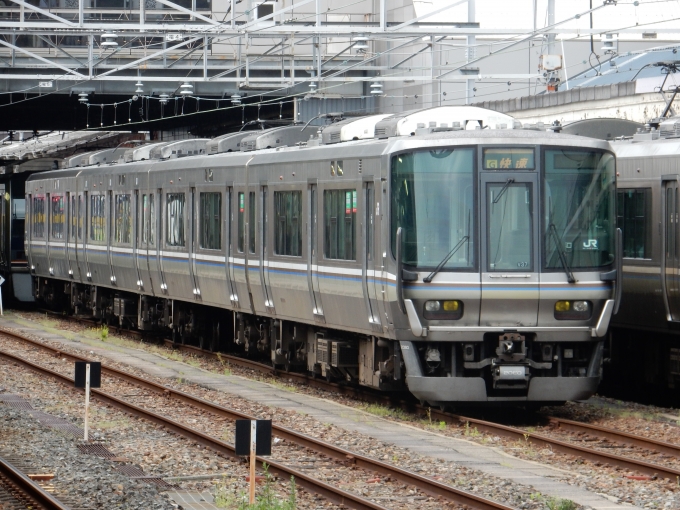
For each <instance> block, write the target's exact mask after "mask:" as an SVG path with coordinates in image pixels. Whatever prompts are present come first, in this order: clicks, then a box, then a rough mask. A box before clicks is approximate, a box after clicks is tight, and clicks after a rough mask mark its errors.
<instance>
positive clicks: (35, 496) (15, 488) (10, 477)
mask: <svg viewBox="0 0 680 510" xmlns="http://www.w3.org/2000/svg"><path fill="white" fill-rule="evenodd" d="M0 486H4V487H5V489H6V490H8V491H9V492H10V493H11V494H12V495H13V496H14V497H16V498H18V499H20V500H25V503H27V504H26V508H40V509H44V510H70V507H68V506H66V505H64V504H63V503H62V502H61V501H59V500H57V499H56V498H54V497H53V496H52V495H50V494H49V493H48V492H46V491H45V490H43V488H42V487H40V486H39V485H38V484H37V483H35V482H34V481H33V480H31V479H30V478H29V477H27V476H26V475H25V474H23V473H22V472H21V471H19V470H18V469H17V468H15V467H14V466H13V465H12V464H10V463H9V462H7V461H6V460H5V459H3V458H0ZM17 493H19V494H17Z"/></svg>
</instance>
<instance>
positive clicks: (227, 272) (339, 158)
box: [26, 109, 620, 406]
mask: <svg viewBox="0 0 680 510" xmlns="http://www.w3.org/2000/svg"><path fill="white" fill-rule="evenodd" d="M434 110H436V109H434ZM432 113H434V112H432ZM421 117H422V115H421ZM416 118H420V117H416ZM390 119H391V118H389V117H388V118H387V119H383V120H380V121H379V122H378V123H377V124H376V126H375V131H376V133H378V136H382V137H384V138H379V137H375V138H372V139H359V140H354V141H347V142H342V143H336V144H328V145H324V144H321V143H320V141H321V140H320V139H316V140H311V141H310V142H309V143H307V144H306V145H298V146H296V147H279V148H276V149H265V150H259V151H253V152H245V151H243V150H244V149H243V145H244V144H242V147H241V150H242V152H231V153H227V154H217V155H212V156H197V157H185V158H183V159H174V160H173V159H170V160H166V161H143V162H134V163H126V164H118V165H111V166H106V167H96V168H88V167H85V168H78V169H69V170H60V171H53V172H47V173H43V174H40V175H36V176H32V177H31V178H30V180H29V182H28V183H27V204H28V213H27V214H28V216H27V221H26V225H27V232H26V248H27V253H28V256H29V261H30V266H31V270H32V273H33V274H34V275H35V292H36V296H37V297H38V298H40V299H42V300H43V301H46V302H47V303H51V304H53V305H67V308H69V309H70V310H71V311H73V312H74V313H77V314H89V315H94V316H95V317H100V318H102V319H105V320H117V321H118V322H119V323H121V324H124V325H130V326H134V327H138V328H140V329H143V330H159V331H168V332H172V335H173V338H174V339H175V340H176V341H178V342H194V343H198V344H199V345H201V346H203V347H208V348H211V349H216V350H233V349H239V350H245V351H246V352H247V353H248V354H249V355H257V354H258V353H260V354H262V355H265V356H267V357H269V358H270V359H271V361H272V363H273V364H275V365H278V366H284V367H286V368H289V369H301V370H308V371H309V372H311V373H314V374H317V375H320V376H326V377H328V378H334V379H340V380H346V381H348V382H350V383H356V384H360V385H365V386H370V387H373V388H377V389H382V390H392V389H400V388H403V386H404V384H405V385H406V386H407V387H408V390H409V391H410V392H411V393H413V394H414V395H415V396H416V397H417V398H418V399H420V400H421V401H427V402H429V403H430V404H431V405H439V406H446V405H450V404H452V403H460V402H467V403H489V402H499V403H500V402H510V403H524V404H541V403H556V402H564V401H566V400H569V399H581V398H587V397H588V396H589V395H591V394H592V393H593V392H595V390H596V388H597V386H598V383H599V380H600V366H601V361H602V352H603V344H604V336H605V333H606V330H607V327H608V324H609V320H610V317H611V315H612V313H613V311H614V309H615V307H616V304H617V303H616V301H617V300H616V297H615V290H616V289H617V288H618V289H620V285H619V286H618V287H617V286H616V285H615V281H616V279H617V277H619V276H620V272H617V271H616V269H617V260H618V259H617V250H616V241H615V239H616V233H615V210H614V207H615V159H614V156H613V154H612V152H611V148H610V145H609V144H608V143H607V142H603V141H598V140H591V139H584V138H582V137H576V136H570V135H560V134H554V133H545V132H540V131H535V130H523V129H512V128H511V129H477V130H462V129H461V127H459V126H456V125H455V124H452V125H451V126H450V127H449V126H448V125H447V126H444V127H442V125H441V123H439V122H437V123H434V125H432V124H431V125H430V126H428V127H425V124H424V123H423V124H420V123H419V125H418V126H417V129H416V130H415V131H411V132H409V130H410V129H412V127H409V124H408V123H407V122H406V121H407V120H408V114H401V115H397V116H394V118H393V120H392V121H390ZM479 124H484V123H483V122H481V121H480V122H479ZM405 126H406V127H405ZM332 127H333V126H330V127H329V128H327V129H331V128H332ZM480 127H482V126H481V125H480ZM483 127H484V128H489V127H493V126H489V125H488V124H486V125H484V126H483ZM500 127H506V126H500ZM515 127H517V126H515ZM404 129H406V130H407V131H406V133H404V131H403V130H404Z"/></svg>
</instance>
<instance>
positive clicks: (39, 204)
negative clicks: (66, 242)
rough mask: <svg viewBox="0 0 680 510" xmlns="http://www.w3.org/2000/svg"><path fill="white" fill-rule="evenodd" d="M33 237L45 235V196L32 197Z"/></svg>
mask: <svg viewBox="0 0 680 510" xmlns="http://www.w3.org/2000/svg"><path fill="white" fill-rule="evenodd" d="M32 212H33V214H31V220H32V223H33V237H45V197H33V208H32Z"/></svg>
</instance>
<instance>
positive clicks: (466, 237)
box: [423, 235, 470, 283]
mask: <svg viewBox="0 0 680 510" xmlns="http://www.w3.org/2000/svg"><path fill="white" fill-rule="evenodd" d="M468 239H470V236H467V235H466V236H463V237H461V239H460V241H458V243H457V244H456V246H454V247H453V249H452V250H451V251H450V252H449V253H448V254H447V255H446V257H444V259H443V260H442V261H441V262H440V263H439V265H438V266H437V268H436V269H435V270H434V271H432V272H431V273H430V274H429V275H427V276H426V277H425V278H423V281H424V282H425V283H430V282H431V281H432V278H434V275H436V274H437V273H438V272H439V271H441V269H442V267H444V265H445V264H446V263H447V262H448V261H449V259H450V258H451V257H453V255H454V254H455V253H456V252H457V251H458V250H459V249H460V247H461V246H463V243H465V241H467V240H468Z"/></svg>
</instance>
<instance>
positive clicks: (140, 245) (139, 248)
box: [132, 189, 149, 292]
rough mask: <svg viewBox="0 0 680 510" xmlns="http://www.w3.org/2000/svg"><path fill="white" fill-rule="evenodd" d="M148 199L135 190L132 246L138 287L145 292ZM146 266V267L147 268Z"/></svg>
mask: <svg viewBox="0 0 680 510" xmlns="http://www.w3.org/2000/svg"><path fill="white" fill-rule="evenodd" d="M146 200H147V196H146V195H142V198H141V199H140V197H139V190H138V189H136V190H135V203H134V213H133V216H132V217H133V218H137V221H136V222H135V225H134V227H133V228H134V235H133V237H132V239H133V242H134V245H133V247H132V256H133V257H134V260H135V270H136V272H137V288H138V289H139V290H140V291H141V292H144V290H145V289H144V285H145V284H146V285H149V281H148V280H147V281H146V282H145V281H144V278H143V277H142V275H144V276H146V271H145V269H147V268H148V262H147V260H146V249H147V248H146V239H145V238H144V234H145V233H146V232H145V231H144V226H145V224H144V212H145V211H144V205H145V204H144V203H145V202H146ZM145 266H146V268H145Z"/></svg>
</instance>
